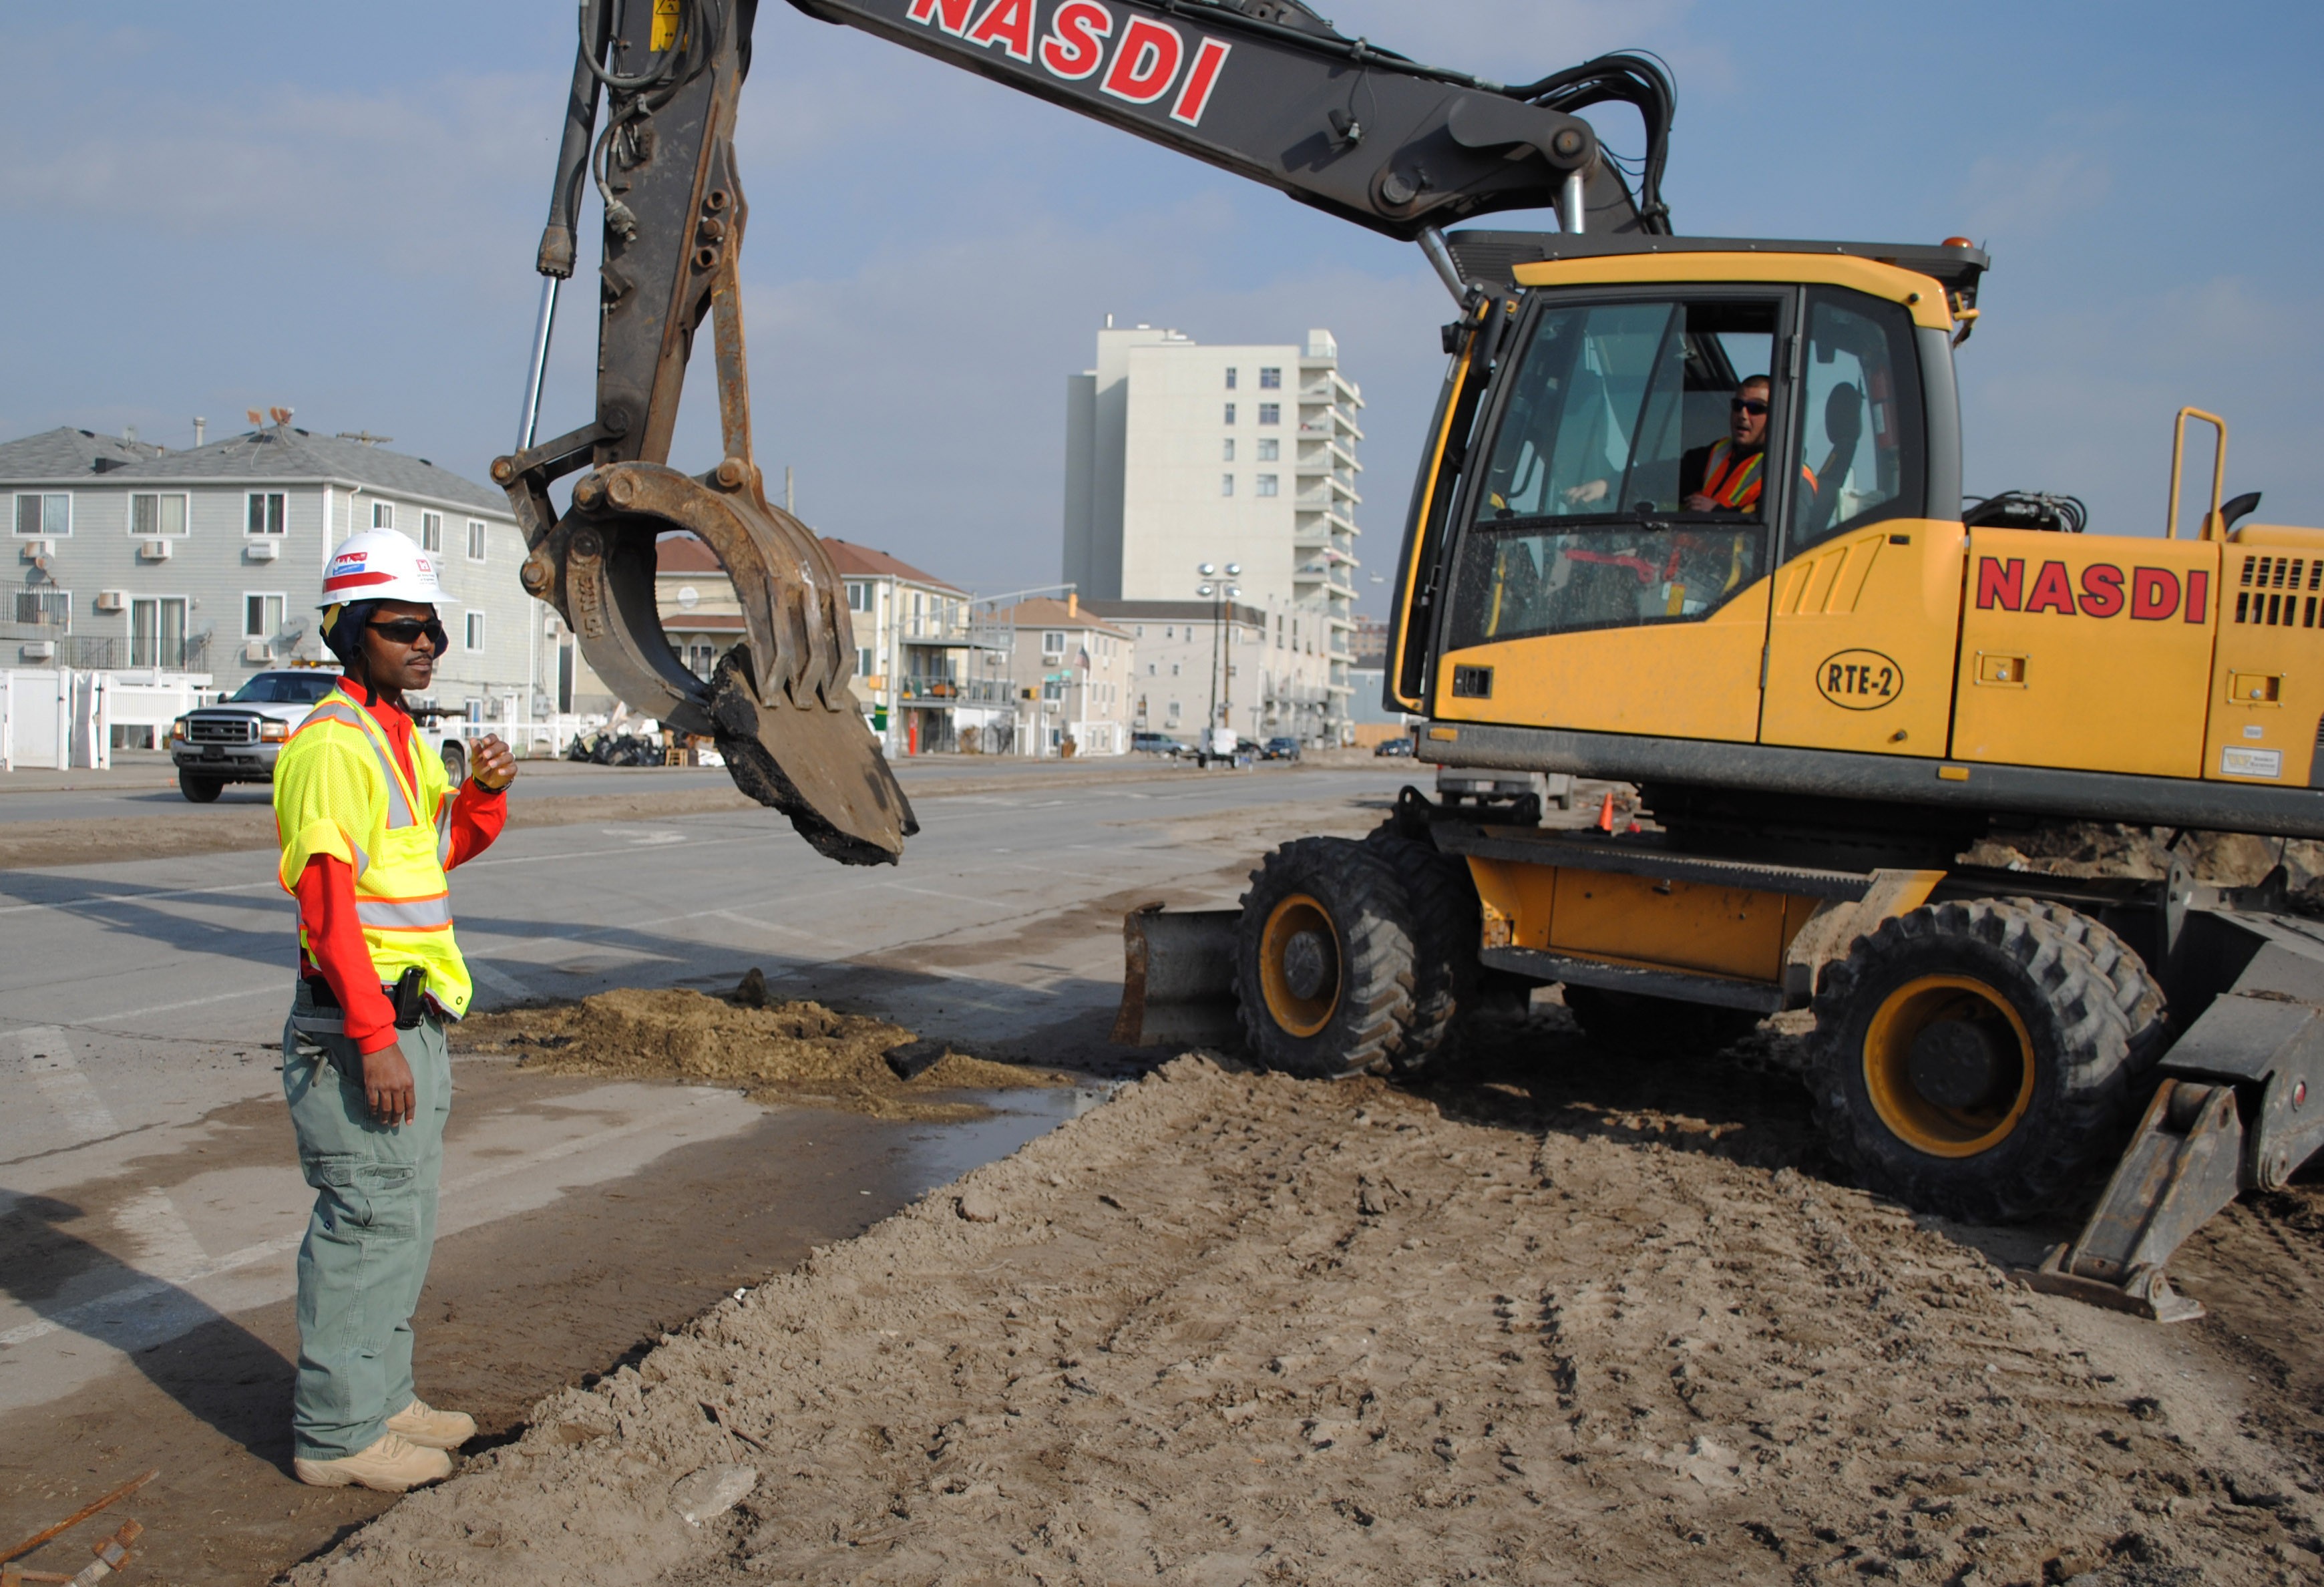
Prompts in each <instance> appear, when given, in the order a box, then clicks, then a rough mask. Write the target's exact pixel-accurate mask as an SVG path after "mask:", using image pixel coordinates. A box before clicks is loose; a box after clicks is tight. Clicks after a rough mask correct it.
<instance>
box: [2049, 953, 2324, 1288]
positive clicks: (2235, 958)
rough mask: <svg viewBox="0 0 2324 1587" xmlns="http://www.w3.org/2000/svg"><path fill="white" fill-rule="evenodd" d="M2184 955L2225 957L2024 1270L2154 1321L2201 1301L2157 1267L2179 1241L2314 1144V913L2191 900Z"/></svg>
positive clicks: (2322, 1032)
mask: <svg viewBox="0 0 2324 1587" xmlns="http://www.w3.org/2000/svg"><path fill="white" fill-rule="evenodd" d="M2181 952H2182V955H2184V956H2185V957H2186V958H2188V959H2190V960H2196V961H2199V962H2201V963H2205V964H2213V965H2218V966H2220V967H2222V969H2223V970H2224V973H2223V974H2222V976H2221V979H2228V980H2231V982H2232V985H2231V987H2230V989H2229V990H2227V991H2226V992H2221V993H2220V994H2219V995H2218V996H2217V997H2215V998H2213V999H2212V1000H2211V1001H2210V1003H2209V1006H2208V1007H2206V1008H2205V1009H2204V1010H2202V1013H2201V1015H2200V1017H2199V1018H2198V1019H2197V1020H2196V1021H2195V1023H2194V1024H2193V1025H2192V1026H2191V1027H2190V1028H2189V1029H2188V1031H2187V1034H2186V1035H2185V1036H2183V1037H2181V1038H2180V1039H2179V1042H2178V1044H2177V1045H2176V1046H2174V1047H2172V1049H2171V1050H2170V1051H2169V1052H2168V1053H2166V1054H2165V1055H2163V1062H2162V1065H2161V1068H2162V1073H2163V1082H2162V1084H2161V1085H2160V1086H2159V1087H2158V1088H2157V1089H2156V1091H2155V1093H2154V1098H2153V1101H2152V1102H2151V1103H2148V1104H2147V1108H2146V1113H2145V1116H2144V1118H2143V1119H2142V1120H2141V1121H2140V1122H2139V1127H2138V1132H2137V1134H2135V1136H2133V1137H2132V1138H2131V1142H2130V1147H2129V1149H2128V1150H2126V1151H2125V1152H2124V1153H2123V1157H2122V1162H2121V1163H2120V1165H2119V1166H2118V1167H2116V1169H2115V1172H2114V1177H2113V1179H2112V1180H2110V1181H2109V1182H2108V1183H2107V1189H2106V1195H2103V1196H2102V1197H2100V1198H2099V1201H2098V1209H2097V1211H2095V1212H2093V1213H2091V1214H2090V1219H2089V1223H2087V1224H2085V1225H2084V1226H2083V1229H2082V1232H2081V1233H2080V1235H2078V1236H2077V1237H2076V1238H2075V1239H2074V1240H2073V1241H2071V1242H2070V1243H2069V1244H2066V1245H2061V1246H2058V1247H2056V1248H2055V1249H2054V1250H2052V1251H2051V1252H2050V1253H2049V1256H2048V1258H2047V1259H2045V1260H2044V1261H2043V1263H2042V1265H2041V1267H2040V1268H2039V1269H2035V1270H2033V1272H2030V1273H2028V1274H2026V1275H2025V1280H2026V1282H2027V1283H2029V1284H2031V1285H2032V1286H2033V1287H2034V1288H2036V1289H2040V1290H2045V1291H2048V1292H2049V1293H2051V1294H2054V1295H2070V1296H2074V1297H2076V1298H2077V1299H2080V1300H2086V1301H2089V1302H2091V1303H2093V1304H2095V1305H2098V1306H2109V1307H2112V1308H2113V1309H2115V1310H2116V1311H2126V1312H2131V1313H2134V1314H2135V1315H2139V1316H2143V1317H2151V1318H2153V1319H2154V1320H2156V1321H2158V1322H2163V1323H2178V1322H2185V1321H2188V1320H2189V1319H2190V1318H2194V1317H2199V1316H2201V1315H2203V1308H2202V1306H2200V1305H2199V1304H2198V1303H2196V1302H2195V1301H2193V1300H2190V1299H2189V1298H2188V1297H2186V1296H2182V1295H2180V1294H2179V1293H2178V1292H2177V1291H2175V1290H2173V1289H2172V1287H2171V1282H2170V1279H2169V1278H2167V1277H2166V1276H2165V1275H2164V1272H2163V1267H2164V1264H2165V1263H2167V1262H2168V1261H2170V1259H2171V1257H2172V1253H2173V1252H2175V1251H2176V1250H2178V1249H2179V1246H2180V1244H2181V1241H2184V1240H2186V1238H2187V1237H2188V1236H2189V1235H2190V1234H2192V1233H2194V1232H2195V1231H2196V1230H2198V1229H2199V1228H2201V1227H2202V1226H2203V1224H2204V1223H2206V1222H2207V1221H2208V1220H2209V1218H2210V1217H2211V1215H2212V1214H2213V1213H2217V1212H2218V1211H2219V1210H2220V1209H2221V1208H2223V1207H2225V1206H2226V1205H2227V1204H2228V1203H2229V1202H2231V1201H2233V1200H2235V1199H2236V1195H2238V1194H2239V1193H2241V1192H2242V1191H2244V1190H2247V1189H2260V1190H2279V1189H2282V1187H2283V1186H2284V1185H2285V1184H2287V1183H2288V1182H2289V1181H2290V1180H2291V1178H2292V1175H2293V1174H2294V1173H2296V1172H2297V1171H2298V1170H2299V1169H2300V1167H2301V1165H2302V1164H2304V1163H2306V1162H2307V1160H2308V1159H2309V1158H2310V1157H2312V1156H2314V1155H2315V1154H2316V1152H2317V1150H2318V1149H2319V1148H2324V937H2319V936H2318V935H2317V928H2316V927H2315V925H2314V923H2312V922H2309V921H2301V920H2295V919H2292V918H2288V917H2284V916H2279V915H2269V914H2264V913H2258V912H2254V911H2246V910H2239V909H2217V910H2211V909H2204V910H2193V911H2190V913H2189V915H2188V917H2187V924H2186V927H2185V934H2184V937H2182V940H2181Z"/></svg>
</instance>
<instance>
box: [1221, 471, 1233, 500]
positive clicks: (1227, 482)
mask: <svg viewBox="0 0 2324 1587" xmlns="http://www.w3.org/2000/svg"><path fill="white" fill-rule="evenodd" d="M1219 494H1221V495H1222V496H1231V495H1233V494H1234V475H1231V474H1222V475H1219Z"/></svg>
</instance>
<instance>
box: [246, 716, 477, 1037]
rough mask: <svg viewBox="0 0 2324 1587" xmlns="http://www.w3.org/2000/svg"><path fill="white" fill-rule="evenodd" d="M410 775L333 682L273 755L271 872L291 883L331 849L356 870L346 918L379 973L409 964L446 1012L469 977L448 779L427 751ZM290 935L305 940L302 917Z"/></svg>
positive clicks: (458, 1004)
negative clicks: (455, 896) (449, 878)
mask: <svg viewBox="0 0 2324 1587" xmlns="http://www.w3.org/2000/svg"><path fill="white" fill-rule="evenodd" d="M411 759H412V761H414V762H415V763H416V765H417V767H418V780H417V782H416V783H415V782H414V780H412V778H411V777H410V775H408V774H407V773H406V771H405V769H404V767H403V764H402V759H401V756H399V755H397V753H396V752H395V746H394V745H393V744H392V743H391V742H389V740H388V737H387V734H385V733H384V732H383V731H382V729H381V728H380V725H379V724H378V723H377V722H375V721H374V720H373V718H372V715H371V713H370V712H368V711H366V710H364V708H363V707H362V706H359V705H357V704H356V703H355V700H354V699H353V698H352V697H349V696H348V695H346V693H345V692H343V691H341V690H339V689H333V690H332V691H331V692H330V693H329V694H327V695H326V696H324V697H323V700H322V703H321V704H320V705H318V706H316V707H315V708H314V710H312V711H311V712H309V713H308V715H307V719H306V720H305V721H303V722H301V723H300V724H299V726H298V729H297V731H296V732H294V733H292V734H291V740H290V742H289V743H286V744H284V745H283V746H282V754H281V758H280V759H279V760H277V761H275V763H274V826H275V833H276V835H277V836H278V837H279V838H280V839H281V844H282V863H281V867H280V869H279V870H278V872H277V873H276V879H277V880H278V881H281V884H282V890H284V891H285V892H291V893H294V894H295V892H296V891H297V889H298V886H299V877H300V873H301V872H304V871H305V870H306V869H307V862H308V861H309V860H311V859H313V858H314V857H315V856H316V855H318V854H328V855H330V856H331V857H332V858H334V859H337V860H339V861H341V862H343V863H345V864H346V866H347V867H348V868H349V869H350V870H352V871H354V872H355V918H356V919H357V920H358V921H359V922H360V923H361V925H362V927H363V937H364V946H365V947H366V948H368V949H369V950H370V951H371V962H372V966H373V968H374V969H375V970H377V971H378V973H379V978H380V982H381V983H382V984H383V985H384V984H389V983H393V982H395V981H396V980H397V979H399V978H400V977H401V975H402V973H403V972H404V971H405V970H406V969H407V968H409V967H410V966H411V965H414V964H417V965H418V966H420V970H421V972H422V973H424V974H425V975H426V976H427V978H428V992H429V995H430V996H431V997H433V998H434V999H435V1000H436V1001H437V1003H438V1006H439V1007H441V1008H442V1009H443V1010H444V1011H445V1012H446V1013H447V1014H449V1015H451V1016H452V1018H454V1019H455V1020H457V1019H458V1018H460V1017H461V1016H462V1015H463V1014H466V1012H467V1011H468V1001H469V999H470V998H471V997H472V996H473V995H474V987H473V985H472V983H470V981H469V979H468V965H467V961H466V960H465V959H463V958H462V957H461V956H460V948H459V945H458V944H457V943H456V942H455V941H454V940H453V939H452V895H451V890H450V887H449V886H448V884H447V882H446V881H445V877H444V867H445V864H446V863H447V862H448V861H449V860H450V859H451V856H452V787H451V780H450V779H449V778H448V777H447V775H446V774H445V770H444V763H443V761H441V760H439V759H438V757H436V756H435V755H432V754H429V753H426V752H420V753H416V754H414V755H413V756H412V757H411ZM299 946H300V947H302V948H304V947H307V946H309V945H308V942H307V927H306V924H305V922H303V921H302V922H300V927H299Z"/></svg>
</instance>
